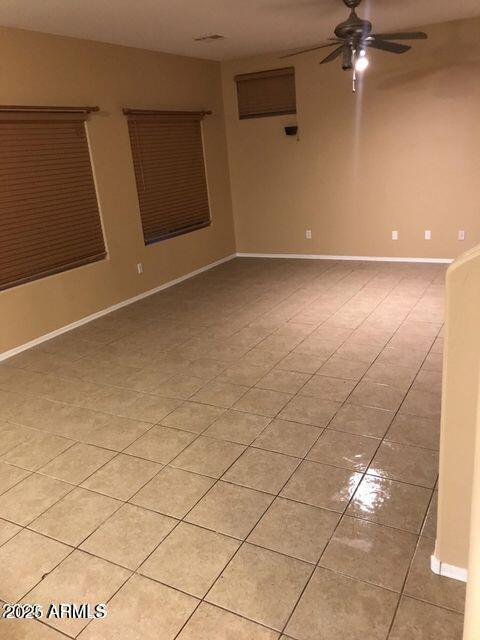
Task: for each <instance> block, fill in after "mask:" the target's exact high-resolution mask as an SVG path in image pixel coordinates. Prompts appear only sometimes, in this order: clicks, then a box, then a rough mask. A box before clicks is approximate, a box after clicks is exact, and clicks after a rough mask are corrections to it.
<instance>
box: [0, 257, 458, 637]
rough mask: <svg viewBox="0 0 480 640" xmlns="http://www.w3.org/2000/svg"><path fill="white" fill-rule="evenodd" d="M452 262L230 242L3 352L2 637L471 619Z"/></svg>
mask: <svg viewBox="0 0 480 640" xmlns="http://www.w3.org/2000/svg"><path fill="white" fill-rule="evenodd" d="M444 273H445V267H444V266H442V265H427V264H422V265H416V264H401V263H390V264H389V263H362V262H335V261H307V260H262V259H236V260H233V261H231V262H228V263H225V264H223V265H221V266H219V267H217V268H215V269H212V270H210V271H207V272H205V273H203V274H202V275H199V276H197V277H195V278H193V279H190V280H186V281H185V282H183V283H181V284H179V285H177V286H176V287H172V288H170V289H167V290H165V291H163V292H161V293H158V294H156V295H154V296H151V297H149V298H146V299H144V300H142V301H140V302H138V303H136V304H134V305H131V306H128V307H125V308H123V309H121V310H119V311H116V312H114V313H112V314H110V315H108V316H105V317H103V318H100V319H98V320H96V321H94V322H91V323H90V324H87V325H84V326H83V327H80V328H79V329H76V330H74V331H71V332H70V333H67V334H64V335H62V336H60V337H58V338H55V339H53V340H51V341H49V342H45V343H43V344H42V345H40V346H38V347H36V348H34V349H31V350H30V351H27V352H25V353H23V354H21V355H19V356H16V357H14V358H11V359H10V360H8V361H6V362H4V363H2V364H1V365H0V601H9V602H16V601H23V602H32V601H36V602H40V603H43V604H45V603H48V602H50V601H62V602H68V601H75V602H91V603H96V602H107V604H108V611H109V614H108V617H107V619H106V620H103V621H102V620H70V621H67V620H55V619H50V620H44V621H43V622H37V621H25V622H20V621H2V622H0V627H1V628H0V635H1V637H2V639H3V638H5V640H20V639H21V638H22V639H24V638H28V639H29V640H42V639H45V640H61V638H65V636H67V637H71V638H76V637H79V638H80V639H81V640H96V639H98V640H100V639H101V640H113V639H114V638H115V639H117V638H122V640H129V639H133V638H142V639H145V640H149V639H152V640H153V639H155V640H158V639H159V638H161V640H173V639H175V638H178V639H179V640H226V639H227V638H228V639H230V638H231V640H279V639H280V638H282V639H284V640H286V639H288V638H290V639H293V640H347V639H348V640H387V639H388V640H400V639H402V640H403V639H405V640H442V639H444V640H447V639H448V640H460V638H461V633H462V618H463V613H462V612H463V602H464V585H463V584H462V583H459V582H456V581H453V580H449V579H447V578H440V577H438V576H436V575H434V574H433V573H431V571H430V569H429V556H430V554H431V553H432V549H433V545H434V538H435V512H436V511H435V510H436V484H437V471H438V467H437V465H438V435H439V411H440V383H441V351H442V323H443V293H444V287H443V281H444Z"/></svg>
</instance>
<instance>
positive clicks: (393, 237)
mask: <svg viewBox="0 0 480 640" xmlns="http://www.w3.org/2000/svg"><path fill="white" fill-rule="evenodd" d="M392 240H398V231H392Z"/></svg>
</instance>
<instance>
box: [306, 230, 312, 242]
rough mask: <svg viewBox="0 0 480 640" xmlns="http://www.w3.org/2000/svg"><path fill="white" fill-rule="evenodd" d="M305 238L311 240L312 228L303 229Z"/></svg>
mask: <svg viewBox="0 0 480 640" xmlns="http://www.w3.org/2000/svg"><path fill="white" fill-rule="evenodd" d="M305 238H306V239H307V240H311V239H312V230H311V229H306V230H305Z"/></svg>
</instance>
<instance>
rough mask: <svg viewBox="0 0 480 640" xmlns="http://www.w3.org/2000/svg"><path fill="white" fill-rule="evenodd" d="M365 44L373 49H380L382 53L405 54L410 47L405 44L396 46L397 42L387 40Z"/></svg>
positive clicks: (370, 41)
mask: <svg viewBox="0 0 480 640" xmlns="http://www.w3.org/2000/svg"><path fill="white" fill-rule="evenodd" d="M367 44H368V46H369V47H372V48H373V49H381V50H382V51H389V52H390V53H405V51H408V50H409V49H411V48H412V47H409V46H408V45H407V44H398V43H397V42H387V40H377V39H376V38H375V39H374V40H368V41H367Z"/></svg>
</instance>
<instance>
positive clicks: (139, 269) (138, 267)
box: [137, 262, 143, 276]
mask: <svg viewBox="0 0 480 640" xmlns="http://www.w3.org/2000/svg"><path fill="white" fill-rule="evenodd" d="M137 273H138V275H139V276H140V275H142V273H143V264H142V263H141V262H138V263H137Z"/></svg>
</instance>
